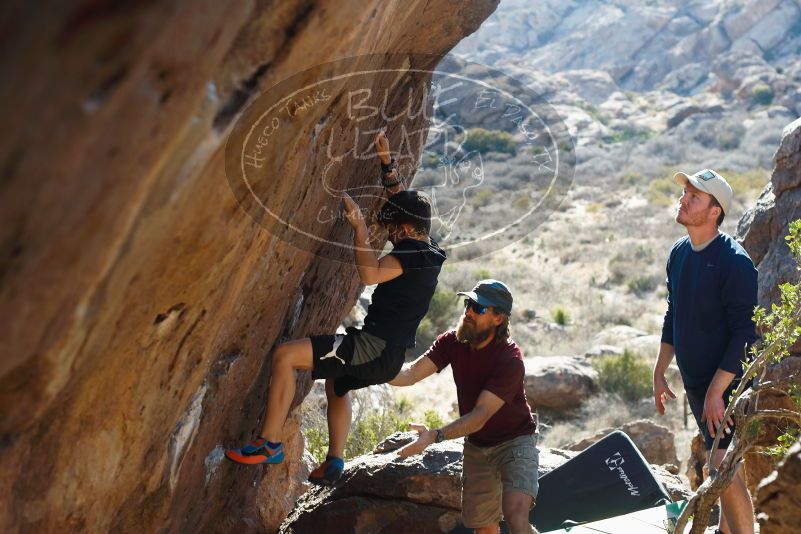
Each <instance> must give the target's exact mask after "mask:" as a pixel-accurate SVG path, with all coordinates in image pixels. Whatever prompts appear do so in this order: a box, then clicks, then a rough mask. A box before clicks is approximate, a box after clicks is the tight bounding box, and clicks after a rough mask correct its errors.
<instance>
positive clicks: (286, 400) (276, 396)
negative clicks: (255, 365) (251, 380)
mask: <svg viewBox="0 0 801 534" xmlns="http://www.w3.org/2000/svg"><path fill="white" fill-rule="evenodd" d="M311 368H312V344H311V340H309V338H304V339H298V340H295V341H290V342H288V343H282V344H281V345H278V347H276V348H275V351H273V361H272V368H271V370H270V389H269V390H268V392H267V415H266V416H265V417H264V425H263V426H262V430H261V435H262V436H264V437H265V438H267V440H268V441H273V442H279V441H281V437H282V434H283V428H284V422H285V421H286V417H287V415H288V414H289V406H290V405H291V404H292V399H293V398H294V397H295V370H296V369H311Z"/></svg>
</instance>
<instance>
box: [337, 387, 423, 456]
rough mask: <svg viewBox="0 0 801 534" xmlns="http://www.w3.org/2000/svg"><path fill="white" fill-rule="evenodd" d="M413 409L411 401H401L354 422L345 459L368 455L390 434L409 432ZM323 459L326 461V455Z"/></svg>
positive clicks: (369, 413)
mask: <svg viewBox="0 0 801 534" xmlns="http://www.w3.org/2000/svg"><path fill="white" fill-rule="evenodd" d="M411 407H412V406H411V403H410V402H409V401H406V400H403V399H401V400H400V401H398V402H395V403H392V404H390V405H388V406H385V407H384V408H383V409H378V410H371V411H369V412H368V413H366V414H363V415H362V416H361V417H360V418H359V419H358V420H356V421H353V423H352V424H351V427H350V433H348V441H347V443H346V444H345V458H354V457H356V456H361V455H362V454H367V453H368V452H370V451H372V450H373V449H375V446H376V445H378V444H379V443H380V442H381V441H382V440H383V439H384V438H386V437H387V436H389V435H390V434H394V433H395V432H405V431H407V430H409V422H410V421H411ZM322 459H323V460H324V459H325V454H323V458H322Z"/></svg>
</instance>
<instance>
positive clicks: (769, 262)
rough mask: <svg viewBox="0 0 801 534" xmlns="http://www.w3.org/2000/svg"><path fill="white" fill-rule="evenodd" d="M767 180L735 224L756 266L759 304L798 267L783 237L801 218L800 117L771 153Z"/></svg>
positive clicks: (774, 299) (792, 278) (794, 278)
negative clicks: (758, 195) (768, 182)
mask: <svg viewBox="0 0 801 534" xmlns="http://www.w3.org/2000/svg"><path fill="white" fill-rule="evenodd" d="M773 159H774V165H775V166H774V168H773V174H772V175H771V178H770V184H768V186H767V187H765V190H764V191H762V194H761V195H760V197H759V200H758V201H757V204H756V206H754V207H753V208H751V209H750V210H748V211H747V212H746V213H745V214H744V215H743V217H742V219H740V222H739V224H738V226H737V237H738V239H740V240H741V242H742V244H743V246H744V247H745V249H746V250H747V251H748V254H749V255H750V256H751V259H752V260H753V261H754V265H756V266H757V268H758V269H759V305H760V306H769V305H770V304H771V303H772V302H778V299H779V289H778V285H779V284H780V283H783V282H788V281H793V282H795V281H797V279H798V271H797V270H796V269H795V262H794V261H793V259H792V257H791V256H790V249H789V248H787V243H786V242H785V241H784V237H785V236H786V235H787V232H788V229H789V226H790V222H792V221H794V220H795V219H798V218H801V119H798V120H796V121H795V122H793V123H791V124H789V125H787V127H786V128H785V129H784V131H783V132H782V139H781V144H780V145H779V149H778V150H777V151H776V154H775V155H774V156H773Z"/></svg>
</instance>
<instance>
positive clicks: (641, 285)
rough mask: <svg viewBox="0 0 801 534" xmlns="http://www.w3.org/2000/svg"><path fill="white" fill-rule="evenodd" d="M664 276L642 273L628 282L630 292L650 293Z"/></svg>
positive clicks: (638, 294)
mask: <svg viewBox="0 0 801 534" xmlns="http://www.w3.org/2000/svg"><path fill="white" fill-rule="evenodd" d="M661 281H662V278H661V277H659V276H654V275H648V274H640V275H637V276H635V277H634V278H631V279H629V281H628V282H626V287H627V288H628V290H629V293H634V294H635V295H637V296H642V295H645V294H646V293H650V292H651V291H653V290H654V289H656V288H657V287H658V286H659V283H660V282H661Z"/></svg>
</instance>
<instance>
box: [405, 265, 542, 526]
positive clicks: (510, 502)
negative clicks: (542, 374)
mask: <svg viewBox="0 0 801 534" xmlns="http://www.w3.org/2000/svg"><path fill="white" fill-rule="evenodd" d="M459 295H464V296H465V297H466V298H465V301H464V304H465V308H464V313H463V314H462V316H461V317H460V318H459V324H458V327H457V329H456V330H455V331H453V330H451V331H448V332H445V333H444V334H442V335H440V336H439V337H438V338H437V339H436V341H434V344H433V345H431V347H430V348H429V349H428V351H426V353H425V354H423V355H422V356H420V357H419V358H418V359H417V360H415V361H414V362H413V363H412V364H409V365H405V366H404V367H403V369H402V370H401V372H400V373H399V374H398V376H397V377H395V379H393V380H392V381H390V384H392V385H394V386H410V385H412V384H415V383H417V382H419V381H420V380H422V379H424V378H426V377H427V376H430V375H432V374H433V373H434V372H439V371H442V370H443V369H444V368H445V367H446V366H447V365H448V364H450V365H451V369H452V370H453V379H454V381H455V382H456V392H457V396H458V398H459V415H460V416H461V417H459V419H457V420H455V421H453V422H452V423H450V424H448V425H445V426H444V427H442V428H438V429H433V430H429V429H428V428H426V427H425V426H424V425H420V424H412V425H411V426H412V428H413V429H414V430H416V431H417V432H418V434H419V436H418V438H417V440H416V441H414V442H413V443H410V444H409V445H407V446H406V447H404V448H403V449H401V450H400V451H399V454H400V455H401V456H411V455H413V454H418V453H420V452H422V451H423V450H424V449H425V448H426V447H428V446H429V445H431V444H432V443H439V442H441V441H443V440H446V439H454V438H459V437H462V436H467V439H465V444H464V461H463V464H462V465H463V466H462V518H463V521H464V525H465V526H466V527H468V528H473V529H475V530H476V532H479V533H483V534H488V533H497V532H498V523H499V522H500V520H501V514H503V517H504V518H505V519H506V523H507V525H509V528H510V530H511V532H513V533H520V532H533V529H532V527H531V525H530V524H529V522H528V513H529V510H530V509H531V507H532V506H533V504H534V499H535V498H536V496H537V488H538V482H537V467H538V463H539V452H538V451H537V436H536V434H535V432H536V428H537V426H536V423H535V422H534V417H533V416H532V415H531V408H530V407H529V405H528V402H527V401H526V393H525V390H524V389H523V377H524V374H525V373H524V371H525V368H524V365H523V354H522V352H521V351H520V347H519V346H518V345H517V344H516V343H515V342H514V341H512V340H511V339H510V337H509V315H510V314H511V312H512V294H511V293H510V292H509V288H507V287H506V285H505V284H504V283H502V282H499V281H497V280H482V281H480V282H479V283H478V284H476V286H475V287H474V288H473V290H472V291H468V292H464V293H459Z"/></svg>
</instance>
